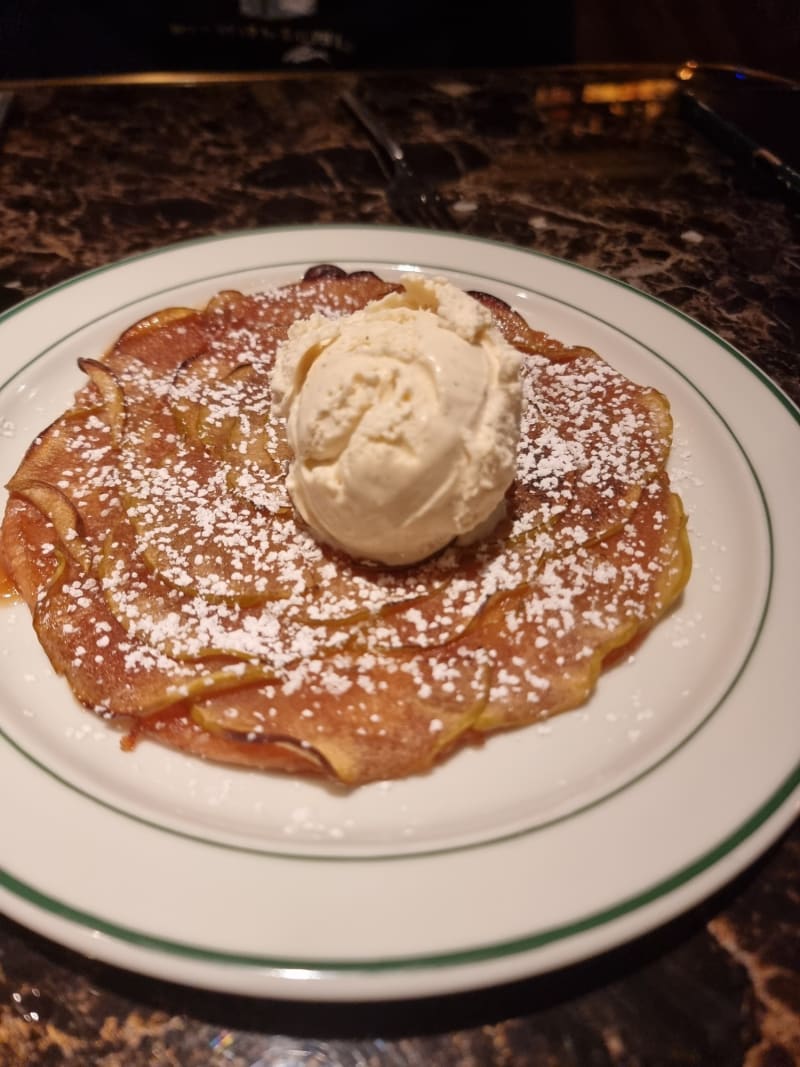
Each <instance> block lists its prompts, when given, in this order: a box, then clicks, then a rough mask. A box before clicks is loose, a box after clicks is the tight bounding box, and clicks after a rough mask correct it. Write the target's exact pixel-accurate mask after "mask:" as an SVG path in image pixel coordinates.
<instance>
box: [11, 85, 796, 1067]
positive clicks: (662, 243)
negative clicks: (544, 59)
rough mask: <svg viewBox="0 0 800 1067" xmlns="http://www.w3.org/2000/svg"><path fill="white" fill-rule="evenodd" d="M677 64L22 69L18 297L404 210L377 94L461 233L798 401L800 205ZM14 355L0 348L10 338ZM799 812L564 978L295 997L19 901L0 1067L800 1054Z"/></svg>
mask: <svg viewBox="0 0 800 1067" xmlns="http://www.w3.org/2000/svg"><path fill="white" fill-rule="evenodd" d="M676 85H677V83H676V82H675V81H673V79H672V78H671V76H670V71H668V70H666V69H659V68H646V69H645V68H632V67H627V68H619V69H613V68H604V69H597V70H590V69H588V68H584V69H575V70H557V69H553V70H538V71H537V70H525V71H494V72H493V71H470V72H467V73H458V72H454V71H440V72H417V73H414V72H409V73H404V72H392V73H368V74H359V75H354V74H347V73H337V74H333V73H330V74H321V75H305V76H297V75H289V74H275V75H272V76H265V77H262V78H259V79H245V78H240V79H238V80H237V79H232V80H219V81H211V82H204V81H197V82H194V83H186V82H185V81H179V82H173V83H164V84H149V83H143V84H94V85H29V86H24V87H17V88H16V92H15V98H14V102H13V108H12V110H11V114H10V119H9V124H8V127H7V129H6V131H5V134H4V135H3V142H2V146H0V190H2V196H1V197H0V226H1V228H0V233H2V235H3V237H2V242H1V243H0V306H3V307H5V306H10V305H12V304H13V303H14V302H15V301H17V300H19V299H20V298H21V297H23V296H30V295H32V294H34V293H37V292H40V291H41V290H43V289H45V288H47V287H48V286H51V285H53V284H54V283H56V282H59V281H61V280H63V279H65V278H67V277H70V276H72V275H75V274H77V273H79V272H81V271H84V270H87V269H89V268H93V267H97V266H100V265H102V264H105V263H109V262H113V261H114V260H117V259H119V258H121V257H124V256H128V255H130V254H132V253H136V252H140V251H144V250H147V249H152V248H156V247H159V246H163V245H166V244H170V243H173V242H175V241H178V240H181V239H184V238H195V237H202V236H207V235H210V234H217V233H224V232H227V231H232V230H242V229H247V228H251V227H262V226H271V225H286V224H290V223H298V224H304V225H307V224H312V223H316V222H360V223H370V222H375V223H391V222H393V221H395V220H393V219H392V216H391V213H390V211H389V208H388V206H387V203H386V200H385V197H384V187H385V178H384V175H383V172H382V170H381V168H380V166H379V165H378V162H377V160H376V157H375V156H374V154H373V152H372V150H371V148H370V147H369V144H368V142H367V140H366V138H365V136H364V135H363V134H362V133H361V131H360V130H359V129H357V128H356V127H355V126H354V125H353V121H352V118H351V117H350V115H349V114H348V112H346V110H345V109H344V108H343V107H342V106H341V105H340V103H339V102H338V93H339V91H340V90H341V89H342V88H344V87H350V88H355V89H356V90H357V91H358V92H359V93H360V94H362V95H363V96H364V97H365V99H367V100H368V101H369V102H370V103H371V104H372V105H373V107H374V109H375V110H376V111H377V112H378V113H379V114H380V116H381V117H382V118H384V119H385V121H386V122H387V123H388V124H390V125H391V127H392V129H393V131H394V132H395V134H396V136H397V137H398V139H399V140H400V141H401V142H402V144H403V145H404V147H405V148H406V150H407V153H408V156H409V159H410V161H411V163H412V164H415V165H418V166H419V167H420V168H422V169H424V170H425V171H426V172H427V173H428V174H429V175H431V176H432V177H434V178H435V179H436V180H437V181H439V183H440V184H441V188H442V191H443V193H444V194H445V196H446V198H447V199H448V201H449V202H450V204H451V206H452V208H453V213H454V217H455V219H456V220H457V224H458V227H459V229H460V231H461V232H463V233H465V234H471V235H477V236H481V237H487V238H494V239H496V240H500V241H503V242H509V243H511V244H514V245H519V246H522V247H525V248H530V249H536V250H537V251H541V252H545V253H548V254H551V255H555V256H560V257H563V258H566V259H568V260H572V261H574V262H576V263H580V264H583V265H585V266H587V267H591V268H594V269H597V270H600V271H603V272H606V273H608V274H609V275H611V276H613V277H615V278H618V279H621V280H623V281H626V282H629V283H630V284H631V285H633V286H635V287H637V288H639V289H641V290H643V291H644V292H647V293H651V294H654V295H655V296H658V297H660V298H661V299H663V300H665V301H667V302H668V303H670V304H672V305H673V306H675V307H677V308H679V309H680V310H681V311H683V312H685V313H687V314H689V315H691V316H693V317H694V318H696V319H697V320H698V321H699V322H701V323H702V324H704V325H705V326H707V327H710V328H711V329H713V330H715V331H716V332H717V333H719V334H720V335H721V336H722V337H724V338H725V339H726V340H728V341H730V342H731V343H733V344H734V345H735V346H736V347H737V348H739V349H740V350H741V351H743V352H744V353H745V354H746V355H748V356H749V357H750V358H751V359H752V360H754V361H755V362H756V363H757V364H758V365H759V366H760V367H761V368H762V369H763V370H764V371H765V372H766V373H767V374H769V375H770V376H771V377H772V378H773V379H774V381H775V382H776V383H777V384H778V385H780V386H781V387H782V388H783V389H784V390H785V391H786V392H787V393H788V394H789V395H790V396H791V397H793V399H795V400H796V401H797V400H798V399H800V366H798V343H797V341H798V338H797V332H798V327H800V296H799V295H798V294H800V248H799V247H798V243H797V222H798V215H797V208H796V206H794V207H793V206H792V205H791V204H789V203H788V202H784V201H782V200H781V199H780V198H778V197H777V196H775V195H774V194H773V193H772V192H771V191H770V190H769V189H768V188H767V187H765V186H764V184H763V183H762V181H761V179H759V177H758V176H757V175H755V174H753V173H751V172H748V171H745V170H742V169H741V168H739V167H737V166H736V165H734V164H733V162H732V161H730V160H729V159H728V158H727V157H725V156H724V155H722V154H720V153H719V152H718V151H717V150H716V149H715V148H713V147H711V146H710V145H709V144H708V143H707V142H706V141H705V140H704V139H703V137H702V136H701V135H700V134H699V133H697V132H696V131H695V130H693V129H692V128H691V127H689V126H687V125H686V124H685V122H684V121H683V120H682V119H681V118H680V116H679V114H678V108H677V104H676V92H675V90H676ZM0 358H1V357H0ZM798 885H800V826H798V825H795V826H794V828H793V829H791V830H790V831H789V832H787V833H786V834H785V835H784V836H783V838H782V839H781V840H780V841H779V842H778V843H777V844H776V845H775V846H773V847H772V848H771V849H770V851H769V852H768V853H767V855H766V856H764V857H763V858H762V859H761V860H760V861H759V862H757V863H756V864H755V865H754V866H753V867H752V868H751V869H749V870H748V871H746V872H745V873H743V874H742V875H741V876H740V877H739V878H738V879H737V880H736V881H735V882H734V883H733V884H731V885H729V886H727V887H726V888H725V889H723V890H722V891H721V892H719V893H718V894H717V895H716V896H715V897H714V898H712V899H711V900H709V901H706V902H705V903H704V904H703V905H701V906H700V907H698V908H696V909H695V910H694V911H692V912H690V913H689V914H687V915H684V916H682V917H681V918H680V919H678V920H676V921H674V922H672V923H671V924H670V925H669V926H668V927H666V928H662V929H659V930H657V931H655V932H654V933H652V934H650V935H648V936H646V937H644V938H642V939H640V940H638V941H636V942H635V943H633V944H630V945H627V946H625V947H623V948H621V949H618V950H615V951H614V952H611V953H608V954H606V955H604V956H602V957H600V958H598V959H595V960H591V961H589V962H587V963H584V964H581V965H579V966H574V967H570V968H568V969H566V970H563V971H560V972H558V973H556V974H551V975H545V976H542V977H539V978H535V979H531V980H528V981H522V982H517V983H514V984H512V985H508V986H504V987H502V988H495V989H491V990H484V991H478V992H474V993H470V994H463V995H458V996H450V997H440V998H435V999H430V1000H424V1001H415V1002H404V1003H392V1004H372V1005H366V1004H364V1005H359V1004H354V1005H338V1006H337V1005H313V1004H312V1005H309V1004H305V1005H300V1004H290V1003H281V1002H277V1001H258V1000H249V999H247V998H241V997H231V996H223V995H215V994H212V993H208V992H199V991H196V990H191V989H186V988H182V987H179V986H176V985H171V984H167V983H161V982H156V981H153V980H150V979H146V978H141V977H137V976H134V975H129V974H126V973H123V972H121V971H117V970H115V969H113V968H111V967H107V966H105V965H102V964H100V963H96V962H91V961H87V960H85V959H83V958H82V957H80V956H78V955H76V954H74V953H72V952H70V951H68V950H65V949H63V948H61V947H59V946H57V945H54V944H52V943H50V942H48V941H46V940H44V939H43V938H41V937H39V936H38V935H36V934H35V933H32V932H29V931H27V930H24V929H22V928H21V927H20V926H18V925H16V924H15V923H14V922H12V921H9V920H5V919H3V918H2V917H0V1067H6V1065H22V1064H31V1065H33V1064H48V1065H50V1064H61V1063H70V1064H71V1063H75V1064H104V1065H109V1067H110V1065H112V1064H113V1065H116V1064H124V1065H126V1067H127V1065H136V1064H163V1065H176V1067H177V1065H180V1067H190V1065H194V1064H198V1065H200V1064H202V1065H223V1064H224V1065H235V1067H239V1065H252V1067H256V1065H259V1067H260V1065H265V1067H266V1065H273V1064H274V1065H278V1064H280V1065H294V1064H298V1065H299V1064H305V1065H311V1064H314V1065H323V1064H324V1065H327V1064H343V1065H351V1064H352V1065H366V1064H376V1065H377V1064H384V1063H386V1064H417V1063H419V1064H425V1065H430V1067H437V1065H445V1064H447V1065H451V1064H452V1065H468V1064H473V1065H483V1064H498V1065H499V1064H506V1065H517V1064H520V1065H524V1064H533V1065H540V1064H541V1065H542V1067H544V1065H558V1067H572V1065H575V1067H590V1065H591V1067H594V1065H597V1067H601V1065H602V1067H604V1065H612V1064H613V1065H620V1067H622V1065H624V1067H637V1065H645V1064H647V1065H650V1064H654V1065H660V1064H681V1065H688V1064H698V1065H699V1064H702V1065H716V1064H720V1065H725V1067H728V1065H734V1064H747V1065H748V1067H785V1065H790V1064H793V1063H800V897H799V896H798Z"/></svg>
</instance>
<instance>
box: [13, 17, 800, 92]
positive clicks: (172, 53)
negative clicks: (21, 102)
mask: <svg viewBox="0 0 800 1067" xmlns="http://www.w3.org/2000/svg"><path fill="white" fill-rule="evenodd" d="M686 58H694V59H699V60H701V61H704V62H707V63H715V62H716V63H729V64H735V65H743V66H749V67H752V68H756V69H761V70H767V71H771V72H773V73H777V74H783V75H786V76H789V77H800V0H701V2H698V0H649V3H647V4H643V3H639V4H634V3H620V2H618V0H572V2H571V3H570V2H567V0H564V2H559V0H557V2H553V0H550V2H549V3H535V2H530V0H529V2H525V3H521V2H519V0H491V3H488V4H485V5H480V6H479V5H469V6H468V5H460V4H459V5H455V4H453V3H451V2H447V3H443V2H439V0H403V2H402V3H395V4H384V3H376V2H374V0H372V2H363V0H163V2H162V0H140V2H138V3H137V2H135V0H129V2H127V3H124V4H118V5H112V4H109V3H107V2H106V0H81V2H77V0H60V2H59V0H2V3H0V79H5V80H13V79H24V78H47V77H65V76H81V75H87V74H90V75H102V74H114V73H128V72H133V71H159V70H173V71H186V70H197V71H213V70H229V71H242V70H271V69H282V68H287V67H297V68H298V69H313V68H315V67H320V68H330V67H333V68H337V69H365V68H383V69H385V68H392V67H431V66H442V67H445V66H449V67H460V66H461V67H476V66H491V67H503V66H504V67H514V66H530V65H540V64H559V63H571V62H601V63H605V62H609V63H610V62H620V61H634V62H635V61H645V62H647V61H653V62H658V61H667V62H670V63H671V62H676V61H680V60H683V59H686Z"/></svg>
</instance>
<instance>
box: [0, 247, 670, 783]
mask: <svg viewBox="0 0 800 1067" xmlns="http://www.w3.org/2000/svg"><path fill="white" fill-rule="evenodd" d="M397 288H398V286H397V285H395V284H392V283H389V282H387V281H384V280H382V279H380V278H378V277H377V276H376V275H375V274H372V273H370V272H356V273H352V274H347V273H345V272H344V271H342V270H340V269H339V268H336V267H332V266H327V265H326V266H320V267H316V268H313V269H311V270H310V271H308V272H307V273H306V275H305V276H304V277H303V278H302V279H301V280H299V281H297V282H295V283H293V284H290V285H287V286H284V287H281V288H275V289H272V290H269V291H265V292H261V293H256V294H252V295H245V294H243V293H240V292H234V291H227V292H221V293H219V294H218V295H217V296H215V297H214V298H213V299H212V300H211V301H210V303H209V304H208V305H207V306H205V307H204V308H202V309H195V308H178V307H176V308H168V309H166V310H164V311H161V312H159V313H158V314H155V315H152V316H150V317H148V318H147V319H145V320H143V321H141V322H137V323H136V324H135V325H133V326H131V328H130V329H128V330H127V331H126V332H125V333H124V334H123V335H122V336H121V337H120V338H119V340H118V341H117V342H116V343H115V344H114V346H113V347H112V348H111V349H110V350H109V351H108V352H106V353H105V354H104V355H103V356H102V358H94V357H87V358H86V359H83V360H81V362H80V365H81V367H82V369H83V371H84V372H85V374H86V379H87V380H86V383H85V385H84V386H83V387H82V388H81V389H80V391H79V392H78V393H77V395H76V397H75V399H74V402H73V404H72V405H71V407H70V408H69V409H68V410H67V411H66V412H65V413H64V414H63V415H62V416H61V417H60V418H58V419H57V420H56V421H55V422H54V423H53V424H52V425H51V426H49V427H48V428H47V429H46V430H45V431H44V432H43V433H42V434H41V435H40V436H39V437H37V438H36V440H35V441H34V442H33V443H32V445H31V446H30V448H29V449H28V452H27V454H26V455H25V457H24V459H23V461H22V463H21V464H20V466H19V469H18V470H17V472H16V473H15V474H14V476H13V477H12V479H11V480H10V482H9V484H8V491H9V498H8V502H7V506H6V511H5V516H4V519H3V525H2V542H1V544H2V557H3V564H4V566H5V568H6V569H7V571H8V573H9V574H10V576H11V578H12V580H13V582H14V583H15V585H16V586H17V588H18V590H19V592H20V594H21V596H22V597H23V598H24V600H25V601H26V603H27V604H28V605H29V607H30V610H31V613H32V617H33V625H34V628H35V631H36V634H37V636H38V638H39V641H40V642H41V644H42V646H43V648H44V649H45V651H46V653H47V655H48V657H49V658H50V660H51V662H52V664H53V666H54V668H55V669H56V670H57V671H58V672H60V673H61V674H63V675H64V676H65V678H66V679H67V681H68V682H69V685H70V686H71V688H72V691H73V693H74V694H75V696H76V698H77V699H78V700H79V701H80V702H81V703H82V704H84V705H85V706H86V707H87V708H89V709H91V710H92V711H93V712H95V713H96V714H98V715H100V716H102V717H103V718H104V719H106V720H108V722H109V723H110V724H112V725H114V726H116V727H118V728H119V729H120V730H121V731H122V732H123V738H122V744H123V747H124V748H131V747H132V746H133V745H134V744H136V743H138V742H140V741H142V740H145V739H151V740H155V741H158V742H161V743H163V744H165V745H168V746H172V747H174V748H176V749H179V750H181V751H183V752H188V753H192V754H194V755H197V756H201V757H205V758H207V759H210V760H215V761H219V762H222V763H227V764H238V765H243V766H246V767H253V768H261V769H264V770H269V771H283V772H289V773H293V774H312V775H321V776H324V777H326V778H328V779H332V780H335V781H338V782H341V783H344V784H345V785H347V786H356V785H359V784H362V783H365V782H369V781H374V780H377V779H386V778H398V777H405V776H408V775H411V774H414V773H419V772H423V771H426V770H428V769H429V768H431V767H432V766H433V765H435V764H436V763H437V762H438V761H440V760H441V759H442V758H443V757H445V756H446V755H448V754H450V753H452V752H453V751H454V750H455V749H457V748H458V747H460V746H462V745H465V744H472V743H475V742H478V741H481V740H482V739H483V738H485V737H486V736H487V735H489V734H491V733H492V732H495V731H498V730H507V729H510V728H517V727H523V726H525V725H527V724H530V723H533V722H537V721H541V720H543V719H546V718H547V717H549V716H552V715H555V714H557V713H559V712H562V711H566V710H567V709H570V708H574V707H576V706H577V705H580V704H581V703H582V702H584V701H585V700H586V699H587V698H588V696H589V695H590V694H591V692H592V691H593V689H594V687H595V684H596V682H597V679H598V676H599V674H600V672H601V671H602V669H603V667H604V666H606V665H608V664H609V663H611V662H612V661H613V660H614V659H615V658H616V657H618V656H619V655H620V653H621V651H622V650H625V649H626V648H628V647H630V646H631V644H632V642H635V641H638V640H639V639H641V637H642V636H643V635H644V634H645V633H646V632H647V630H648V629H649V628H650V627H652V626H653V624H654V623H655V622H656V621H657V620H658V619H659V618H660V617H661V616H662V615H663V614H664V612H665V611H666V610H667V609H668V608H669V607H670V605H671V604H672V603H673V602H674V601H675V600H676V598H677V597H678V596H679V595H680V592H681V590H682V589H683V587H684V585H685V583H686V581H687V580H688V577H689V573H690V570H691V554H690V548H689V542H688V538H687V533H686V518H685V515H684V511H683V508H682V506H681V501H680V499H679V497H678V496H677V495H676V494H675V493H674V492H673V491H672V489H671V487H670V483H669V478H668V475H667V472H666V462H667V457H668V454H669V450H670V445H671V434H672V422H671V417H670V411H669V404H668V402H667V400H666V398H665V397H664V396H663V395H662V394H661V393H659V392H658V391H656V390H654V389H652V388H647V387H644V386H640V385H637V384H635V383H633V382H631V381H630V380H628V379H627V378H626V377H624V376H623V375H622V374H620V373H619V372H618V371H616V370H614V369H613V368H612V367H611V366H610V365H609V364H608V363H606V362H605V361H604V360H603V359H602V358H601V357H600V356H599V355H597V354H596V353H595V352H593V351H590V350H589V349H587V348H581V347H566V346H564V345H562V344H560V343H559V342H558V341H556V340H554V339H553V338H550V337H548V336H546V335H545V334H543V333H541V332H538V331H536V330H535V329H533V328H532V327H530V326H529V325H528V324H527V323H526V322H525V321H524V320H523V319H522V318H521V317H520V316H519V315H518V314H517V313H516V312H515V311H513V310H512V309H511V308H510V307H509V306H508V305H506V304H505V303H503V302H502V301H499V300H497V299H496V298H493V297H491V296H488V295H486V294H483V293H472V294H470V295H471V296H472V297H473V298H474V299H475V300H478V301H480V302H481V303H483V304H484V305H485V306H486V307H487V308H488V309H489V310H490V311H491V313H492V315H493V317H494V319H495V322H496V324H497V326H498V327H499V329H500V330H501V332H502V333H503V335H504V336H505V338H506V339H507V340H508V341H509V342H510V343H511V344H513V345H514V346H515V347H516V348H517V349H518V350H519V352H520V353H521V354H522V366H521V383H522V397H523V403H522V409H523V411H522V425H521V437H520V445H519V449H518V455H517V466H516V477H515V479H514V481H513V483H512V485H511V487H510V489H509V491H508V493H507V498H506V513H505V517H504V518H503V519H502V521H501V522H500V523H499V525H497V526H496V527H495V528H494V530H492V531H491V533H489V534H488V535H487V536H486V537H484V538H483V539H481V540H479V541H478V542H476V543H473V544H468V545H461V544H457V543H453V544H450V545H449V546H447V547H446V548H444V549H443V550H442V551H440V552H438V553H437V554H436V555H434V556H433V557H431V558H429V559H426V560H423V561H422V562H420V563H416V564H413V565H410V566H405V567H402V568H389V567H381V566H374V565H368V564H364V563H360V562H358V561H356V560H354V559H351V558H349V557H348V556H346V555H345V554H343V553H341V552H338V551H336V550H335V549H334V548H332V547H330V546H328V545H325V544H322V543H320V542H319V541H318V540H317V539H315V537H314V536H313V535H312V533H311V532H310V530H309V529H308V528H306V527H305V526H304V524H303V522H302V520H301V519H300V518H299V517H298V516H297V514H296V513H295V511H294V509H293V507H292V504H291V500H290V498H289V496H288V494H287V489H286V473H287V468H288V464H289V461H290V454H289V450H288V446H287V442H286V437H285V432H284V427H283V425H282V424H281V422H280V420H276V419H275V418H274V417H273V416H272V414H271V408H272V401H271V395H270V374H271V369H272V364H273V360H274V355H275V350H276V347H277V346H278V344H279V343H280V342H281V341H282V340H283V339H284V338H285V337H286V334H287V331H288V330H289V327H290V326H291V325H292V323H294V322H296V321H298V320H300V319H303V318H306V317H308V316H309V315H311V314H313V313H321V314H323V315H332V316H339V315H343V314H348V313H350V312H352V311H355V310H357V309H359V308H362V307H364V306H365V305H367V304H368V303H369V302H371V301H374V300H378V299H381V298H382V297H384V296H386V295H387V294H388V293H390V292H392V291H395V290H397ZM53 714H57V711H56V710H54V711H53Z"/></svg>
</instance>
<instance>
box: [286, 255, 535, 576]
mask: <svg viewBox="0 0 800 1067" xmlns="http://www.w3.org/2000/svg"><path fill="white" fill-rule="evenodd" d="M403 282H404V290H403V291H402V292H398V293H392V294H390V295H389V296H387V297H385V298H384V299H383V300H379V301H376V302H375V303H373V304H370V305H368V306H367V307H366V308H364V309H363V310H360V311H357V312H355V313H354V314H352V315H349V316H345V317H341V318H326V317H324V316H322V315H315V316H312V317H311V318H310V319H307V320H305V321H303V322H300V323H296V324H295V325H294V326H293V327H292V328H291V330H290V331H289V335H288V338H287V340H286V341H285V342H284V344H283V345H282V346H281V347H280V348H279V350H278V354H277V359H276V365H275V370H274V372H273V380H272V385H273V395H274V397H275V403H276V407H277V411H278V414H279V415H280V416H282V417H284V418H285V419H286V433H287V439H288V442H289V445H290V448H291V449H292V452H293V454H294V459H293V462H292V464H291V466H290V470H289V475H288V478H287V486H288V489H289V493H290V495H291V497H292V500H293V502H294V505H295V507H296V508H297V510H298V511H299V512H300V514H301V516H302V517H303V519H304V520H305V521H306V522H307V523H308V525H309V526H310V527H311V529H312V530H313V531H314V532H315V533H316V535H317V536H318V537H319V538H320V539H321V540H323V541H325V542H327V543H329V544H331V545H333V546H335V547H337V548H339V549H341V550H343V551H345V552H347V553H348V554H349V555H351V556H353V557H355V558H357V559H364V560H371V561H374V562H378V563H383V564H387V565H390V566H394V565H400V564H407V563H413V562H416V561H418V560H421V559H424V558H425V557H427V556H429V555H431V554H432V553H433V552H435V551H437V550H438V549H440V548H442V547H444V546H445V545H446V544H448V543H449V542H450V541H452V540H453V539H454V538H456V537H467V538H468V537H469V535H470V534H471V533H472V532H473V531H474V530H476V529H481V530H482V529H483V528H484V527H486V526H487V525H491V522H490V520H491V518H492V517H493V516H495V515H497V514H499V512H500V510H501V509H502V503H503V499H504V496H505V492H506V490H507V488H508V486H509V485H510V483H511V481H512V479H513V476H514V468H515V458H516V448H517V443H518V439H519V424H520V403H521V399H520V384H519V354H518V353H517V351H516V350H515V349H514V348H513V347H512V346H511V345H510V344H508V343H507V342H506V341H505V339H504V338H503V337H502V335H501V334H500V332H499V331H498V329H497V328H496V327H495V325H494V322H493V319H492V317H491V314H490V313H489V312H488V311H487V309H486V308H484V307H483V306H482V305H481V304H479V303H478V302H477V301H476V300H474V299H473V298H472V297H470V296H468V295H467V294H466V293H463V292H461V290H459V289H457V288H456V287H455V286H453V285H451V284H449V283H448V282H446V281H444V280H443V279H424V278H421V277H420V276H418V275H409V276H406V277H405V278H404V279H403Z"/></svg>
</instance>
